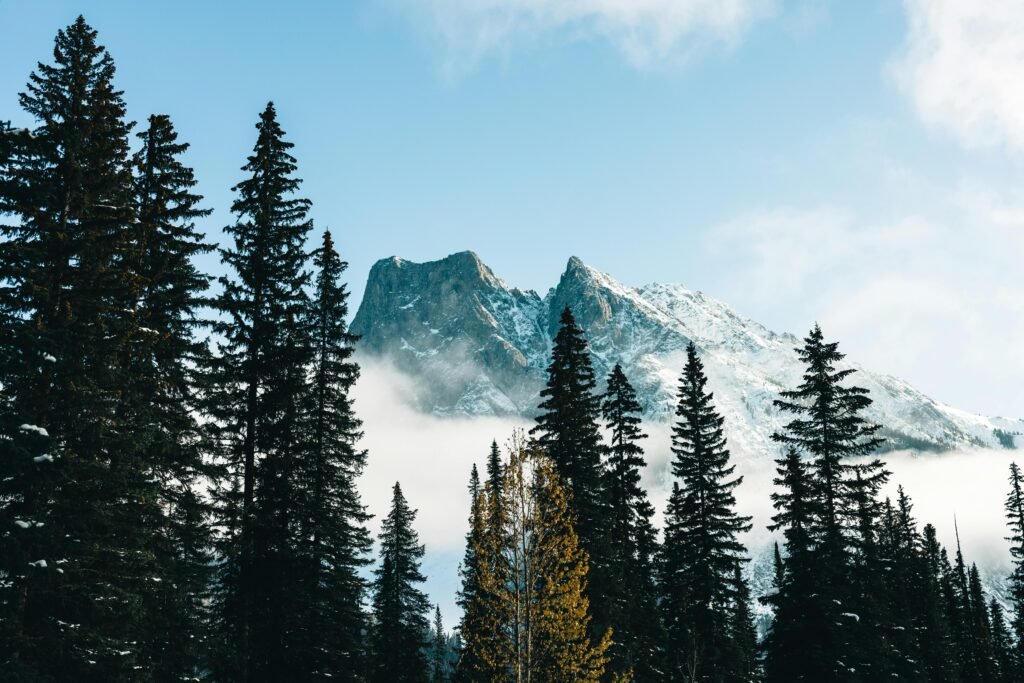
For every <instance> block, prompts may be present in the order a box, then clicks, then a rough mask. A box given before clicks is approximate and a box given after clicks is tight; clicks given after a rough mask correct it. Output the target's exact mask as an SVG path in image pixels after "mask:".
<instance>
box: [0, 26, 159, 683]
mask: <svg viewBox="0 0 1024 683" xmlns="http://www.w3.org/2000/svg"><path fill="white" fill-rule="evenodd" d="M114 75H115V66H114V62H113V59H112V58H111V56H110V54H109V53H107V51H106V50H105V48H104V47H103V46H102V45H100V44H99V43H98V41H97V34H96V31H94V30H93V29H92V28H91V27H90V26H89V25H88V24H87V23H86V22H85V20H84V19H83V18H82V17H79V18H78V19H77V20H76V21H75V22H74V23H73V24H72V25H71V26H69V27H67V28H66V29H64V30H62V31H59V32H58V34H57V37H56V40H55V43H54V50H53V63H52V64H42V63H41V64H39V65H38V66H37V69H36V71H35V72H33V73H32V74H31V76H30V77H29V83H28V85H27V87H26V90H25V92H23V93H22V94H21V95H20V98H19V99H20V104H21V107H22V109H23V110H24V111H25V113H26V114H27V115H29V116H30V117H32V118H33V119H35V120H36V121H37V122H38V126H37V127H36V128H35V129H34V130H33V131H32V133H31V134H29V135H24V134H21V135H18V136H17V138H16V139H13V140H12V138H11V136H10V135H8V134H5V135H4V136H3V138H4V140H5V141H6V142H7V150H6V155H7V156H8V159H7V160H6V163H5V164H4V171H3V172H2V173H0V175H2V176H3V177H2V180H3V187H2V192H3V194H4V196H3V199H2V201H0V204H2V206H0V209H2V210H3V211H4V212H5V213H8V214H10V215H13V217H14V219H15V220H14V221H12V222H8V223H7V224H6V225H5V226H4V227H3V232H4V237H5V241H4V244H3V249H2V252H0V254H2V261H0V282H2V283H4V284H3V288H4V296H3V302H2V308H3V313H2V315H3V318H4V320H3V322H4V326H5V330H4V333H3V335H2V336H0V342H2V344H3V348H0V357H2V358H3V359H4V360H3V361H2V362H0V371H2V373H3V374H2V376H0V393H2V395H3V396H2V398H0V405H2V406H3V408H4V411H3V413H2V415H0V433H2V435H3V436H2V438H0V463H2V464H0V474H2V476H0V501H2V503H0V523H2V524H3V527H4V529H5V530H6V529H10V530H12V531H10V532H7V531H5V532H4V534H5V537H4V539H3V540H2V541H0V574H2V575H3V576H5V580H4V582H3V583H2V585H0V593H2V599H0V603H2V604H0V624H2V626H0V636H2V637H0V668H2V669H3V670H4V672H5V675H6V676H7V677H8V678H10V679H12V680H19V679H20V680H47V679H52V680H76V681H86V682H88V681H127V680H133V681H137V680H143V681H144V680H146V679H147V678H149V677H150V676H151V673H152V668H153V667H152V662H151V661H150V659H149V655H150V653H149V652H147V648H146V647H145V645H144V644H142V643H140V642H139V638H138V634H139V633H140V632H142V631H143V624H144V623H145V622H146V621H147V614H146V610H147V604H148V603H147V601H146V596H147V595H149V594H150V591H151V588H152V585H153V580H154V579H161V578H163V577H162V576H160V571H159V569H160V568H159V566H158V565H157V564H156V563H155V562H154V561H153V553H152V551H153V548H154V546H155V545H156V541H155V538H154V536H155V534H156V533H157V529H156V528H155V527H154V525H153V524H152V523H151V522H152V521H153V520H158V519H160V516H161V515H160V511H159V510H158V509H157V507H156V501H157V500H158V499H159V495H158V493H159V490H158V489H159V485H158V482H155V481H152V480H151V479H150V478H149V475H150V474H151V467H150V462H149V461H148V459H147V457H146V456H145V453H144V452H143V451H142V449H141V444H144V443H146V442H148V440H149V439H150V438H151V437H152V431H153V428H152V426H151V425H148V424H146V421H145V419H144V411H143V410H142V409H143V407H144V405H145V403H146V401H147V400H148V397H145V396H141V395H139V394H138V393H137V392H135V391H134V390H133V389H132V387H133V386H134V379H135V378H134V377H133V376H132V374H131V373H132V370H133V368H132V366H131V365H130V364H129V363H127V362H126V360H127V358H128V357H129V355H130V354H129V352H128V349H129V347H130V345H131V344H132V343H134V342H135V341H136V340H138V339H139V338H140V336H141V335H142V334H144V330H140V326H139V323H138V320H137V319H136V318H135V316H134V314H133V311H132V310H131V307H132V304H133V302H134V300H135V295H136V292H137V287H138V284H139V283H138V277H137V275H136V273H134V272H133V269H132V265H133V264H132V261H131V258H130V256H131V248H130V246H131V238H132V232H133V231H132V226H133V225H134V218H135V215H134V214H135V207H134V203H133V201H132V179H131V170H130V158H129V141H128V136H129V133H130V129H131V126H130V125H129V124H128V123H126V122H125V104H124V100H123V98H122V93H121V92H120V91H118V90H117V89H116V88H115V86H114V83H113V79H114ZM12 143H13V144H12ZM12 147H13V149H12Z"/></svg>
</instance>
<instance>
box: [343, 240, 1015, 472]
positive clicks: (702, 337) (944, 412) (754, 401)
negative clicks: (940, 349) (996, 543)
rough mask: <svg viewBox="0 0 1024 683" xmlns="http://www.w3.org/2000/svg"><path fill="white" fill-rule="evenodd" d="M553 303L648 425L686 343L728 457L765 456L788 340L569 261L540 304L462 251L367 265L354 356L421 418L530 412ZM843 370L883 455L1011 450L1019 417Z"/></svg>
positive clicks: (671, 384) (789, 359)
mask: <svg viewBox="0 0 1024 683" xmlns="http://www.w3.org/2000/svg"><path fill="white" fill-rule="evenodd" d="M567 305H568V306H569V307H570V308H571V309H572V311H573V313H574V315H575V316H576V319H577V321H578V322H579V324H580V325H581V326H582V327H583V329H584V330H585V331H586V334H587V338H588V340H589V342H590V346H591V351H592V353H593V360H594V365H595V369H596V371H597V373H598V375H599V376H600V377H604V376H606V375H607V373H608V371H609V370H610V369H611V368H612V366H614V364H615V363H616V362H619V363H622V366H623V368H624V369H625V371H626V374H627V376H628V377H629V379H630V381H631V382H632V383H633V384H634V386H635V387H636V389H637V392H638V394H639V395H640V397H641V400H642V402H643V404H644V409H645V412H646V413H647V416H648V417H649V418H654V419H667V418H668V417H669V416H670V415H671V412H670V411H671V410H672V404H673V395H674V392H675V385H676V381H677V378H678V375H679V372H680V369H681V367H682V365H681V363H682V353H683V349H684V348H685V346H686V344H687V343H688V342H689V341H690V340H692V341H693V342H694V343H695V344H696V345H697V347H698V348H699V349H700V351H701V353H702V355H703V357H704V362H705V365H706V367H707V372H708V376H709V383H710V386H711V388H712V390H713V391H714V393H715V402H716V404H717V406H718V407H719V409H720V410H721V412H722V413H723V414H724V415H725V418H726V424H727V430H728V436H729V439H730V443H731V444H732V445H733V447H734V449H736V450H743V451H746V452H748V453H757V452H770V453H774V452H775V450H776V449H774V448H771V447H770V445H769V444H770V442H769V435H770V434H771V432H772V431H773V430H774V429H775V428H777V427H778V426H780V424H781V422H782V420H783V416H780V414H779V413H778V411H777V410H776V409H775V408H774V407H773V405H772V401H773V400H774V399H775V398H777V397H778V394H779V391H780V390H782V389H784V388H789V387H793V386H795V385H796V384H797V383H798V382H799V380H800V374H801V371H802V368H801V364H800V361H799V359H798V358H797V356H796V353H795V352H794V348H795V347H796V346H797V345H798V344H799V339H798V338H797V337H795V336H793V335H790V334H778V333H775V332H772V331H771V330H769V329H767V328H765V327H764V326H762V325H760V324H758V323H756V322H754V321H753V320H750V319H748V318H744V317H743V316H741V315H739V314H737V313H736V312H735V311H733V310H732V309H731V308H729V307H728V306H727V305H725V304H724V303H722V302H720V301H718V300H716V299H714V298H712V297H710V296H707V295H706V294H704V293H702V292H698V291H694V290H691V289H687V288H686V287H683V286H682V285H674V284H652V285H647V286H644V287H640V288H634V287H627V286H625V285H622V284H620V283H619V282H617V281H616V280H614V279H613V278H612V277H610V276H609V275H606V274H605V273H602V272H599V271H597V270H595V269H593V268H590V267H589V266H587V265H585V264H584V263H583V262H581V261H580V260H579V259H577V258H575V257H573V258H571V259H569V263H568V265H567V267H566V270H565V272H564V273H563V274H562V276H561V279H560V280H559V282H558V285H557V286H556V287H555V288H553V289H551V290H550V291H549V292H548V293H547V294H546V295H545V296H544V297H541V296H539V295H538V294H537V293H536V292H533V291H522V290H519V289H515V288H512V287H510V286H509V285H507V284H506V283H505V282H504V280H502V279H501V278H499V277H497V276H496V275H495V274H494V273H493V272H492V271H491V269H490V268H489V267H487V265H485V264H484V263H483V262H482V261H481V260H480V259H479V258H478V257H477V256H476V254H474V253H472V252H468V251H466V252H460V253H458V254H453V255H451V256H448V257H447V258H444V259H441V260H439V261H432V262H429V263H412V262H410V261H405V260H403V259H400V258H389V259H384V260H381V261H378V262H377V263H376V264H375V265H374V266H373V268H372V269H371V271H370V276H369V279H368V282H367V286H366V293H365V296H364V298H363V301H362V304H361V305H360V307H359V311H358V312H357V314H356V316H355V319H354V320H353V323H352V330H353V332H355V333H357V334H359V335H362V340H361V341H360V343H359V349H360V352H361V353H364V354H371V355H377V356H382V357H384V358H386V359H387V360H389V361H390V362H392V363H394V365H395V366H396V367H397V368H398V369H400V370H401V371H403V372H405V373H407V374H408V375H410V376H411V377H412V379H413V380H414V381H413V382H411V383H410V384H411V386H414V387H416V389H415V390H414V391H415V395H413V396H411V397H410V399H411V400H412V401H413V402H414V403H415V405H416V407H417V408H418V409H420V410H422V411H424V412H428V413H433V414H436V415H441V416H445V415H497V416H530V415H532V414H534V412H535V410H536V407H537V401H538V392H539V391H540V388H541V387H542V385H543V381H544V368H545V366H546V365H547V362H548V354H549V352H550V348H551V341H550V340H551V338H552V337H553V336H554V334H555V332H556V331H557V326H558V319H559V315H560V313H561V311H562V309H563V308H564V307H565V306H567ZM825 333H826V337H827V336H828V330H825ZM852 365H853V367H856V368H857V369H858V370H860V372H858V373H857V375H855V378H856V382H857V383H859V384H860V385H862V386H865V387H867V388H868V389H869V390H870V391H871V398H872V399H874V405H873V406H872V407H871V410H870V413H869V417H871V418H872V419H874V420H875V421H877V422H878V423H880V424H882V425H885V432H884V435H885V436H886V437H887V439H888V441H887V444H888V447H889V448H892V449H904V448H906V449H912V450H946V449H962V448H967V447H977V446H984V447H1013V446H1014V445H1015V442H1016V444H1024V437H1022V436H1021V433H1022V432H1024V421H1021V420H1011V419H1005V418H995V417H982V416H977V415H972V414H969V413H966V412H964V411H961V410H957V409H955V408H952V407H950V406H947V405H944V404H942V403H939V402H937V401H934V400H932V399H930V398H929V397H927V396H925V395H924V394H922V393H921V392H920V391H918V390H917V389H915V388H914V387H912V386H911V385H909V384H907V383H906V382H904V381H902V380H900V379H897V378H895V377H891V376H888V375H882V374H877V373H874V372H871V371H870V370H867V369H865V368H862V367H860V366H857V365H856V363H853V364H852Z"/></svg>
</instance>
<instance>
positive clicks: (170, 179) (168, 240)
mask: <svg viewBox="0 0 1024 683" xmlns="http://www.w3.org/2000/svg"><path fill="white" fill-rule="evenodd" d="M138 137H139V139H140V140H141V142H142V149H141V150H140V151H139V152H138V153H137V154H136V155H135V157H134V159H133V167H134V169H135V178H134V192H135V202H136V207H137V208H136V211H137V214H138V219H137V223H136V225H135V228H134V230H133V231H132V235H133V237H132V241H131V244H130V250H131V253H130V256H129V262H130V263H131V264H132V269H133V271H134V272H135V274H136V276H137V278H138V288H137V299H136V301H135V302H134V305H133V308H134V311H135V317H136V320H137V321H138V323H139V325H140V327H139V331H140V332H141V333H142V334H140V335H139V337H138V338H137V339H135V340H133V342H134V343H133V344H132V345H131V346H130V347H129V348H130V350H131V353H130V358H131V363H132V373H131V376H132V381H133V386H132V390H133V391H134V393H136V394H138V395H140V396H144V397H145V399H146V400H145V404H144V408H143V411H144V413H145V422H146V423H148V424H150V425H153V426H155V427H156V428H155V429H151V430H149V434H150V440H149V441H148V442H146V443H145V444H144V447H145V453H144V456H145V457H146V459H147V460H148V461H149V462H150V463H151V465H150V467H151V470H150V473H151V478H154V479H156V480H158V481H159V482H160V512H161V516H160V517H158V518H156V519H154V520H151V524H153V525H154V526H155V527H156V528H157V529H158V530H159V533H158V543H157V545H156V547H155V549H154V553H155V557H156V560H157V561H158V562H159V563H160V565H161V570H160V571H161V574H162V575H163V579H162V580H161V581H160V582H157V583H156V584H155V587H154V589H153V590H152V591H151V593H150V595H149V596H148V597H149V601H150V604H149V605H148V606H147V613H148V614H149V615H150V616H149V617H148V618H147V629H146V634H145V636H146V638H148V642H149V643H150V648H151V649H152V650H153V654H152V658H153V660H154V678H155V679H156V680H160V681H180V680H182V679H183V678H188V677H195V676H197V675H198V674H199V672H200V669H201V666H202V664H201V656H202V654H203V645H204V643H205V635H206V634H205V629H204V626H205V621H206V593H207V586H208V583H209V580H210V572H209V567H210V564H211V557H210V554H209V551H208V549H209V544H210V528H209V510H208V505H207V503H206V501H205V500H204V498H203V497H202V496H200V495H199V494H198V492H197V491H198V489H199V487H200V486H201V485H202V481H203V479H204V478H205V477H206V476H208V474H209V472H208V467H207V466H206V464H205V463H204V459H203V452H204V450H205V449H206V444H205V443H204V439H203V434H202V430H201V428H200V426H199V424H198V422H197V419H196V417H195V416H196V414H197V412H198V410H199V399H198V396H197V386H198V384H199V382H198V378H197V377H196V376H194V375H193V373H192V368H195V367H197V366H202V365H204V364H205V363H207V362H208V358H207V346H206V345H205V344H203V343H202V342H200V341H199V340H198V339H197V338H196V334H195V331H196V329H197V328H198V327H199V326H200V324H201V321H200V320H199V318H198V309H199V307H200V306H201V305H203V303H204V294H205V291H206V289H207V287H208V283H209V278H208V277H206V276H205V275H203V274H201V273H200V272H199V271H198V270H197V268H196V266H195V263H194V259H195V257H197V256H198V255H200V254H204V253H207V252H209V251H211V250H212V249H213V247H212V246H210V245H208V244H206V243H204V241H203V238H202V236H201V235H200V234H199V233H198V232H197V230H196V226H195V221H196V220H197V219H200V218H203V217H205V216H207V215H209V213H210V211H209V210H206V209H201V208H199V204H200V203H201V202H202V197H201V196H199V195H197V194H195V193H194V192H193V188H194V187H195V185H196V180H195V178H194V175H193V171H192V169H191V168H189V167H188V166H185V165H184V164H183V163H182V162H181V159H180V157H181V156H182V155H183V154H184V153H185V152H186V150H187V149H188V144H186V143H181V142H178V136H177V133H176V132H175V130H174V126H173V125H172V124H171V120H170V118H169V117H167V116H164V115H159V116H151V117H150V118H149V126H148V128H147V129H146V130H145V131H142V132H141V133H139V135H138Z"/></svg>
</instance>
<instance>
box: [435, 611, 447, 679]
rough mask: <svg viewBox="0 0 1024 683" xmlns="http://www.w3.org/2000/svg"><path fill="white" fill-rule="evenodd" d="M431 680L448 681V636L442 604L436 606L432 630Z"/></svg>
mask: <svg viewBox="0 0 1024 683" xmlns="http://www.w3.org/2000/svg"><path fill="white" fill-rule="evenodd" d="M430 637H431V640H430V681H431V683H447V682H448V681H449V680H450V677H449V674H448V638H447V636H445V633H444V622H442V621H441V606H440V605H437V606H435V607H434V625H433V630H431V632H430Z"/></svg>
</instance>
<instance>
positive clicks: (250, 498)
mask: <svg viewBox="0 0 1024 683" xmlns="http://www.w3.org/2000/svg"><path fill="white" fill-rule="evenodd" d="M256 128H257V131H258V136H257V141H256V144H255V146H254V148H253V153H252V155H251V156H250V157H249V159H248V163H247V164H246V165H245V166H244V167H243V171H245V172H246V173H247V174H249V175H248V177H247V178H246V179H245V180H243V181H242V182H240V183H239V184H238V185H236V186H235V188H234V191H235V192H236V194H237V199H236V200H235V202H234V203H233V205H232V212H233V213H234V214H235V216H236V222H235V223H234V224H233V225H231V226H228V227H227V228H226V232H227V234H228V235H229V236H230V237H231V238H232V239H233V241H234V246H233V248H230V249H225V250H223V251H222V258H223V261H224V263H225V264H226V265H227V266H228V268H229V271H230V272H229V274H226V275H224V276H223V277H221V278H220V284H221V287H222V292H221V294H220V296H219V297H218V298H217V300H216V301H215V302H214V304H215V309H216V310H217V311H218V312H219V314H220V315H219V316H218V318H217V319H216V321H215V322H214V324H213V325H212V331H213V334H214V339H216V340H217V342H216V349H215V357H214V358H213V360H212V362H211V366H210V368H209V372H208V375H209V377H210V378H211V385H210V388H209V390H208V395H209V402H208V412H209V413H210V415H211V417H212V418H213V422H212V423H211V427H212V430H213V431H214V434H215V437H216V438H217V440H218V447H217V451H218V461H219V464H220V466H221V478H220V482H219V486H218V489H217V491H216V497H217V505H218V515H219V520H218V524H219V525H220V526H221V528H222V529H223V533H222V534H221V537H220V539H219V544H218V554H219V556H220V563H219V566H218V575H217V583H216V589H217V590H216V592H215V599H216V600H215V608H216V612H217V615H216V616H217V621H216V632H217V633H218V634H219V636H220V639H221V643H220V647H219V648H218V656H217V657H216V658H215V661H214V668H215V670H216V671H218V672H219V675H221V676H222V677H225V678H233V679H235V680H239V681H257V680H282V679H285V678H287V677H288V676H289V675H291V672H292V671H293V670H294V665H295V662H294V661H292V660H291V659H290V658H291V657H293V656H295V655H296V654H297V653H295V652H293V651H292V650H293V648H291V647H290V646H291V644H292V642H293V634H291V633H289V629H290V627H291V626H292V624H291V623H290V620H289V619H288V616H289V615H288V610H290V609H291V606H292V605H293V604H294V599H295V597H296V596H295V593H294V591H295V589H296V586H295V579H297V578H298V577H299V576H301V571H299V568H298V567H297V566H296V563H297V562H298V561H299V559H300V555H299V553H297V552H296V546H297V545H298V541H297V539H296V529H297V523H298V521H299V520H297V519H296V518H295V512H296V510H295V509H294V508H295V503H296V502H297V501H298V500H299V499H300V497H301V495H300V494H301V488H300V487H299V483H298V479H299V474H300V469H299V462H300V461H301V460H302V455H303V452H304V448H305V446H306V445H307V441H306V440H305V436H306V434H305V432H304V427H305V421H304V419H303V418H304V414H305V411H304V407H305V405H306V399H307V397H308V395H309V383H308V379H307V369H308V366H309V364H310V362H311V360H312V358H313V348H312V345H313V344H312V334H311V330H310V321H309V318H308V317H307V315H306V313H307V312H308V311H309V310H310V302H309V297H308V295H307V293H306V285H307V283H308V281H309V273H308V272H307V270H306V261H307V254H306V253H305V251H304V250H303V244H304V242H305V240H306V236H307V234H308V232H309V230H310V228H311V223H310V221H309V220H308V218H307V213H308V211H309V207H310V202H309V200H307V199H304V198H301V197H297V196H295V195H296V191H297V190H298V188H299V185H300V183H301V181H300V180H299V179H298V178H296V177H295V171H296V163H295V159H294V157H292V156H291V154H290V153H289V152H290V150H291V148H292V147H293V145H292V144H291V143H290V142H287V141H286V140H285V139H284V132H283V131H282V129H281V126H280V125H279V123H278V121H277V113H276V111H275V109H274V106H273V104H272V103H271V104H268V105H267V107H266V109H265V110H264V111H263V113H262V114H261V115H260V120H259V122H258V123H257V125H256ZM341 343H344V342H341ZM346 372H348V371H346ZM334 379H335V381H340V382H344V381H346V380H345V376H344V375H343V376H341V377H337V378H334Z"/></svg>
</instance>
